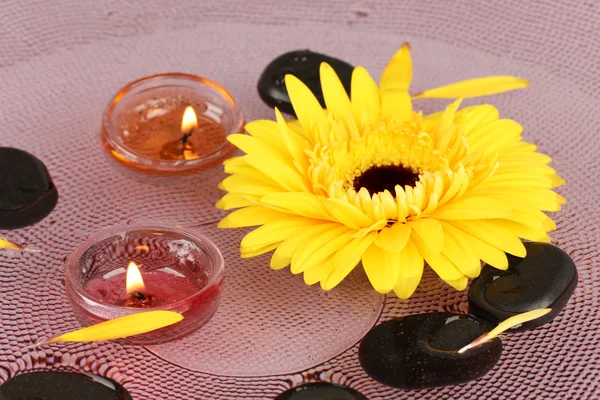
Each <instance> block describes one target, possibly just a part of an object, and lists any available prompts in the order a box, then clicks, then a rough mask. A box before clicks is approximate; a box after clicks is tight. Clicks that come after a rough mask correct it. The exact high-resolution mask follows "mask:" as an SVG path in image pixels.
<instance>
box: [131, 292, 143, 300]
mask: <svg viewBox="0 0 600 400" xmlns="http://www.w3.org/2000/svg"><path fill="white" fill-rule="evenodd" d="M131 297H133V298H134V299H137V300H146V296H145V295H144V293H142V292H139V291H135V292H133V293H131Z"/></svg>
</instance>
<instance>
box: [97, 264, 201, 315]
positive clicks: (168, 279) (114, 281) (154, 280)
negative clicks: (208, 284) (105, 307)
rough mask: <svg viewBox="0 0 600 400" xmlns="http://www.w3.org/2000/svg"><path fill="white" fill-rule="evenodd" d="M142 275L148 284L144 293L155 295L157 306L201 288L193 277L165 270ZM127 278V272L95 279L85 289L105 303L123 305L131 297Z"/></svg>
mask: <svg viewBox="0 0 600 400" xmlns="http://www.w3.org/2000/svg"><path fill="white" fill-rule="evenodd" d="M142 277H143V279H144V284H145V286H146V288H145V290H144V291H143V292H142V293H144V295H146V296H150V295H153V296H155V297H156V301H155V302H153V305H154V306H156V307H162V306H168V305H170V304H173V303H176V302H178V301H180V300H183V299H185V298H187V297H190V296H191V295H193V294H194V293H196V292H198V290H200V289H201V286H199V285H197V284H196V283H195V282H194V281H192V280H191V279H188V278H186V277H184V276H176V275H174V274H172V273H168V272H164V271H150V272H145V273H143V276H142ZM125 279H126V274H125V272H123V273H121V274H119V275H115V276H111V277H109V278H108V279H94V280H92V281H90V282H89V283H88V285H87V286H86V287H85V290H86V291H87V292H88V293H89V294H90V295H92V296H94V297H95V298H96V299H98V300H100V301H103V302H104V303H108V304H114V305H117V306H123V304H124V303H125V301H127V299H129V295H128V294H127V291H126V289H125V282H126V280H125Z"/></svg>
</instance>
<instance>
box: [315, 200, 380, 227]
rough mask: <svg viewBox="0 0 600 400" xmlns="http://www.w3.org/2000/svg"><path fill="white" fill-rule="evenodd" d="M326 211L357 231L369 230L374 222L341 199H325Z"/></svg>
mask: <svg viewBox="0 0 600 400" xmlns="http://www.w3.org/2000/svg"><path fill="white" fill-rule="evenodd" d="M323 204H324V206H325V209H326V210H327V212H328V213H329V215H331V216H332V217H333V218H335V219H336V220H337V221H340V222H341V223H342V224H344V225H346V226H347V227H349V228H351V229H355V230H360V229H361V228H367V227H369V226H371V224H372V223H373V222H374V221H372V220H371V219H370V218H369V217H368V216H366V215H365V214H364V213H363V212H362V211H360V210H359V209H358V208H356V207H355V206H353V205H352V204H350V203H348V202H346V201H343V200H339V199H332V198H330V199H325V200H324V202H323Z"/></svg>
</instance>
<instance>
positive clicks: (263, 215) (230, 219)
mask: <svg viewBox="0 0 600 400" xmlns="http://www.w3.org/2000/svg"><path fill="white" fill-rule="evenodd" d="M290 216H291V214H288V213H282V212H280V211H276V210H273V209H271V208H267V207H263V206H255V205H253V206H250V207H246V208H242V209H240V210H236V211H234V212H232V213H231V214H229V215H227V216H226V217H225V218H223V219H222V220H221V221H220V222H219V224H218V225H217V226H218V227H219V228H242V227H245V226H256V225H264V224H266V223H267V222H271V221H277V220H280V219H285V218H288V217H290Z"/></svg>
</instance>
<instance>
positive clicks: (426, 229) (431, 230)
mask: <svg viewBox="0 0 600 400" xmlns="http://www.w3.org/2000/svg"><path fill="white" fill-rule="evenodd" d="M407 224H408V225H409V226H410V227H411V228H412V230H413V231H414V232H415V233H416V234H417V236H419V237H420V238H421V239H422V240H423V243H425V245H426V246H427V248H428V249H429V251H431V253H433V254H439V252H440V251H442V247H443V245H444V230H443V229H442V224H440V221H438V220H435V219H430V218H419V219H417V220H415V221H409V222H407ZM413 236H414V235H411V237H413ZM421 254H423V253H421Z"/></svg>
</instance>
